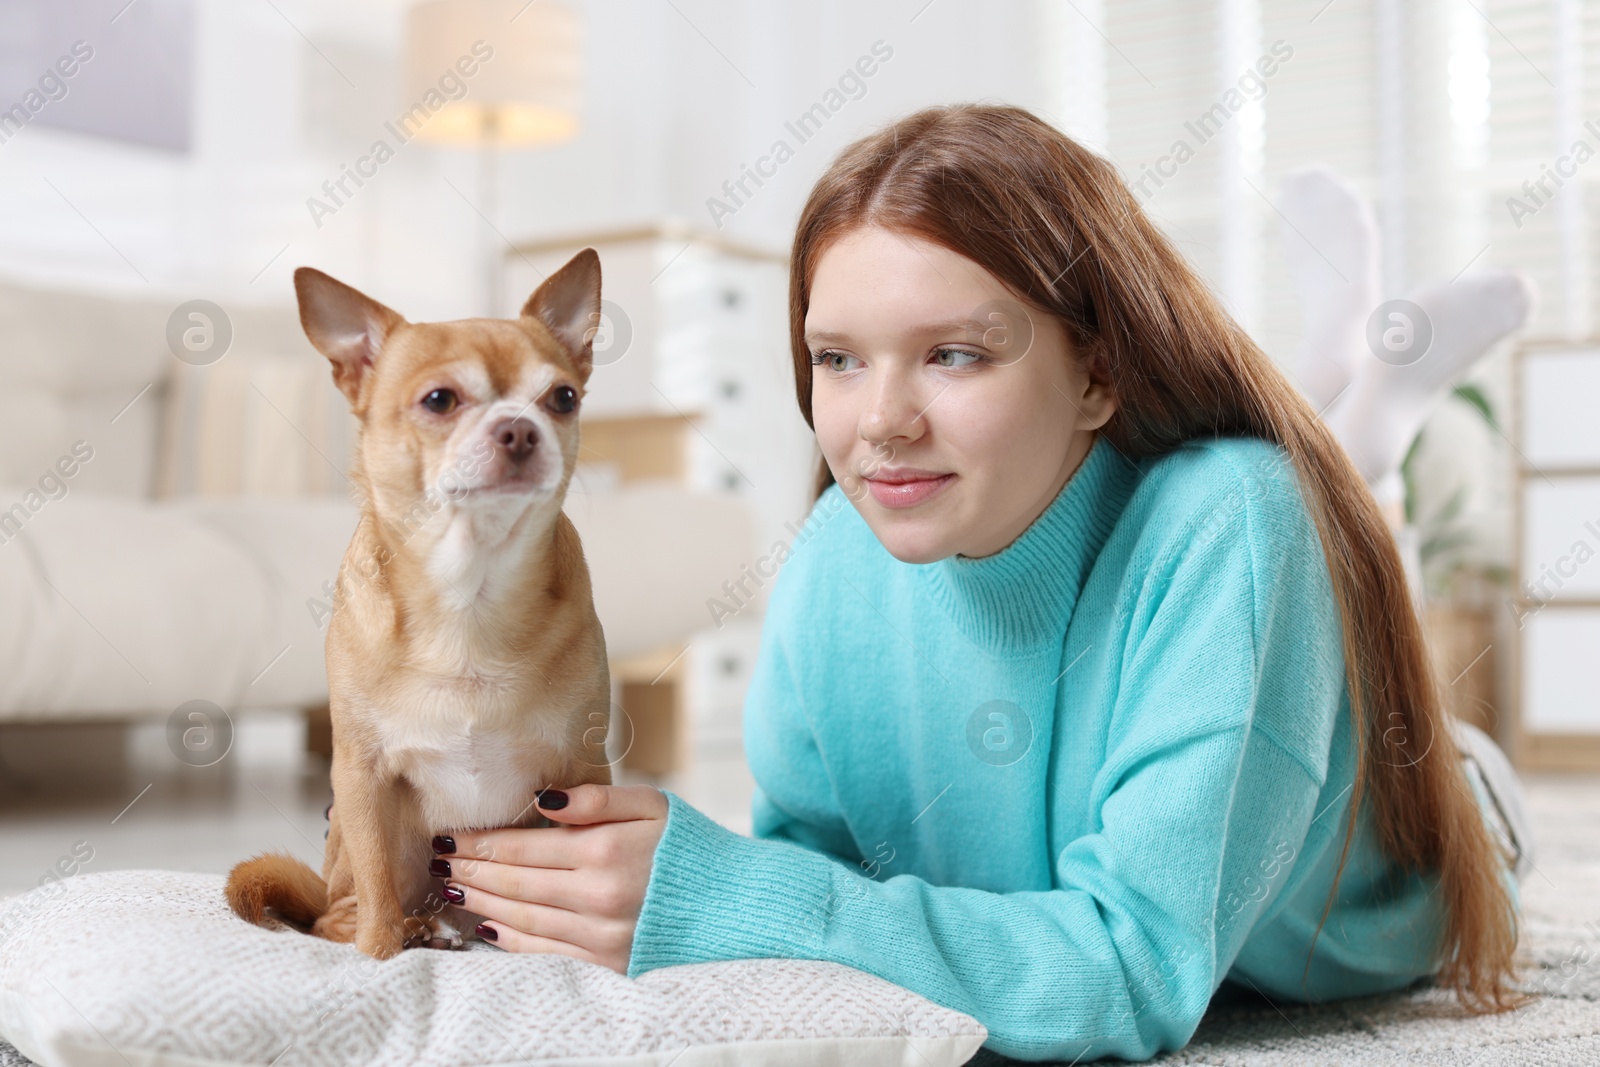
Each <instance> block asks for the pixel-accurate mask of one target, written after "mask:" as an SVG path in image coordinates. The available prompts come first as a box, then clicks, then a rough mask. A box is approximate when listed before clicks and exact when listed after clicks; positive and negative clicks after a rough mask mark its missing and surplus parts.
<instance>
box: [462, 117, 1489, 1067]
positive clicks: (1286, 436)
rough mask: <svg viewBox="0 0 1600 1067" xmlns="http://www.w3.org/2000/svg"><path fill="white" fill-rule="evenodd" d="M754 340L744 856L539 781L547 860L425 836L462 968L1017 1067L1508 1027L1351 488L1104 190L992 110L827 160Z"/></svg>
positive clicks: (1097, 171) (539, 841)
mask: <svg viewBox="0 0 1600 1067" xmlns="http://www.w3.org/2000/svg"><path fill="white" fill-rule="evenodd" d="M790 332H791V344H792V348H793V355H794V368H795V384H796V392H797V395H798V399H799V403H800V410H801V413H802V414H803V415H804V416H805V418H806V421H807V422H808V423H809V424H810V425H811V426H812V427H813V428H814V430H815V431H816V437H817V442H818V444H819V445H820V447H821V452H822V458H823V463H822V466H821V469H820V471H819V477H818V481H817V493H818V495H817V497H816V499H815V503H814V505H813V507H812V511H811V514H810V517H809V519H808V524H807V526H806V527H805V530H804V537H803V538H797V539H796V542H795V543H794V544H793V545H792V546H787V548H785V550H783V551H780V552H779V553H778V558H779V559H780V560H781V561H782V570H781V572H780V573H779V575H778V578H777V581H776V583H775V585H774V588H773V592H772V596H771V601H770V606H769V611H768V614H767V617H766V620H765V624H764V629H763V634H762V644H761V651H760V656H759V660H758V663H757V666H756V671H755V677H754V680H753V682H752V685H751V689H750V692H749V696H748V700H747V704H746V710H745V730H746V747H747V750H748V756H749V763H750V769H751V771H752V773H753V775H754V777H755V782H756V786H757V790H756V793H755V799H754V810H753V817H754V837H753V838H747V837H743V836H740V835H737V834H735V833H732V832H731V831H728V830H726V829H724V828H722V827H721V826H719V825H718V824H716V823H714V822H713V821H711V820H710V819H709V818H707V817H706V816H704V815H703V814H701V813H700V812H698V811H696V810H695V809H694V808H692V807H690V806H689V805H688V804H687V803H685V802H684V801H683V800H682V798H681V797H679V796H678V795H677V794H675V793H672V792H670V791H665V792H664V791H661V790H657V789H655V788H653V787H649V786H632V787H606V786H597V785H583V786H579V787H576V788H573V789H570V790H566V791H564V792H563V791H560V790H553V789H552V790H548V791H546V792H545V793H544V794H543V797H544V799H543V802H542V805H541V808H542V810H543V811H544V813H545V814H546V815H548V816H549V817H550V818H551V819H552V820H554V821H556V822H558V823H565V824H568V826H558V827H553V828H546V829H536V830H498V831H487V832H479V833H462V834H457V835H454V837H453V838H444V839H441V840H440V841H438V842H436V848H438V849H439V851H440V852H441V853H442V854H443V855H445V856H447V857H448V856H454V855H461V856H463V857H467V856H471V855H474V854H479V855H487V854H491V853H490V850H492V855H493V856H494V860H493V861H492V862H484V863H479V864H476V865H475V866H474V865H466V864H462V865H461V866H463V867H468V866H472V867H473V869H472V873H470V874H466V873H464V872H457V877H454V878H452V879H451V880H450V882H449V885H450V886H451V887H454V889H455V890H456V891H457V895H461V896H463V897H464V904H465V906H466V907H468V908H470V909H471V910H473V911H475V912H478V913H480V914H483V915H487V916H490V917H491V918H490V921H489V922H487V923H485V924H484V926H483V927H482V928H481V930H480V932H482V933H483V934H484V936H486V937H488V938H490V939H492V940H495V941H496V942H497V943H498V944H500V945H501V946H503V947H505V948H507V949H510V950H514V951H535V952H560V953H565V954H568V955H572V956H576V957H578V958H581V959H587V960H591V961H593V962H597V963H601V964H603V965H606V966H609V967H612V968H614V969H616V970H618V971H622V972H624V973H626V974H629V975H638V974H640V973H643V972H645V971H649V970H652V969H654V968H658V967H663V966H668V965H673V964H685V963H698V962H704V961H710V960H728V959H739V958H749V957H794V958H809V959H820V960H832V961H836V962H838V963H842V964H847V965H849V966H851V967H855V968H858V969H860V970H863V971H867V972H870V973H872V974H875V975H878V976H880V977H882V978H885V979H888V980H890V981H892V982H895V983H897V984H899V985H901V986H904V987H906V988H908V989H911V990H914V991H915V992H918V993H920V994H922V995H924V996H926V997H928V998H929V999H931V1000H934V1001H936V1002H938V1003H940V1004H943V1005H947V1006H949V1007H952V1008H957V1009H959V1010H961V1011H965V1012H968V1013H970V1014H971V1015H973V1016H976V1017H977V1018H978V1020H979V1021H981V1022H982V1023H983V1024H984V1025H985V1026H986V1027H988V1030H989V1034H990V1037H989V1041H988V1047H989V1048H991V1049H993V1050H994V1051H996V1052H999V1053H1003V1054H1006V1055H1010V1056H1015V1057H1019V1058H1024V1059H1046V1058H1059V1059H1064V1060H1065V1059H1071V1058H1073V1057H1081V1058H1083V1059H1091V1058H1096V1057H1100V1056H1118V1057H1122V1058H1125V1059H1132V1060H1141V1059H1146V1058H1148V1057H1150V1056H1152V1055H1154V1054H1156V1053H1157V1052H1159V1051H1162V1050H1164V1049H1176V1048H1180V1047H1182V1046H1183V1045H1184V1044H1185V1043H1186V1042H1187V1041H1188V1040H1189V1038H1190V1036H1191V1035H1192V1034H1193V1033H1194V1030H1195V1027H1196V1025H1197V1024H1198V1023H1199V1021H1200V1018H1201V1015H1202V1014H1203V1013H1204V1012H1205V1010H1206V1006H1207V1003H1208V1002H1209V1001H1210V999H1211V997H1212V995H1213V994H1214V993H1215V992H1216V991H1217V990H1218V988H1219V986H1220V985H1221V984H1222V983H1223V982H1224V980H1228V981H1230V982H1232V983H1233V984H1235V985H1237V986H1239V987H1242V988H1246V989H1254V990H1257V991H1259V992H1260V993H1262V994H1264V995H1266V996H1268V997H1271V998H1287V999H1295V1000H1303V1001H1317V1000H1323V999H1328V998H1335V997H1344V996H1351V995H1356V994H1368V993H1376V992H1380V991H1385V990H1395V989H1400V988H1402V987H1405V986H1407V985H1409V984H1411V983H1413V982H1415V981H1416V980H1418V979H1419V978H1423V977H1431V978H1432V980H1433V981H1434V982H1436V983H1438V984H1439V985H1441V986H1445V987H1448V988H1450V989H1452V990H1454V991H1455V992H1456V994H1457V995H1458V996H1459V998H1460V999H1461V1001H1462V1002H1463V1003H1465V1004H1466V1005H1467V1006H1468V1007H1470V1008H1472V1009H1474V1010H1496V1009H1503V1008H1505V1007H1507V1006H1509V1005H1511V1004H1512V1003H1514V1002H1515V1001H1516V999H1517V995H1516V993H1515V991H1514V990H1513V989H1512V988H1511V986H1510V984H1509V983H1510V981H1511V979H1512V977H1513V971H1512V954H1513V950H1514V949H1515V946H1516V942H1517V909H1518V896H1517V882H1516V878H1515V876H1514V875H1513V873H1512V871H1511V869H1510V867H1509V864H1508V857H1507V856H1506V855H1505V854H1503V852H1502V850H1501V849H1500V848H1499V846H1498V845H1497V842H1496V840H1495V838H1494V837H1493V836H1492V834H1491V829H1490V825H1489V823H1488V822H1487V821H1486V814H1487V812H1488V809H1489V807H1490V805H1489V804H1487V803H1486V802H1485V801H1483V800H1481V799H1480V798H1481V797H1482V793H1481V791H1480V788H1479V786H1478V785H1475V784H1474V783H1473V782H1471V781H1469V779H1468V777H1467V776H1466V775H1465V774H1464V772H1463V767H1462V762H1461V756H1460V753H1459V751H1458V748H1457V744H1456V742H1455V740H1453V733H1452V726H1451V723H1450V720H1449V718H1448V715H1447V713H1446V711H1445V710H1444V708H1443V706H1442V697H1441V692H1440V687H1439V685H1438V683H1437V681H1436V680H1435V677H1434V675H1433V674H1432V673H1431V670H1430V666H1429V659H1428V655H1427V651H1426V649H1425V647H1424V644H1423V637H1422V634H1421V632H1420V630H1419V624H1418V619H1417V615H1416V613H1415V611H1414V608H1413V605H1412V604H1411V602H1410V600H1409V594H1408V592H1407V587H1406V582H1405V578H1404V575H1403V572H1402V568H1401V563H1400V560H1399V557H1398V554H1397V550H1396V546H1395V543H1394V541H1393V539H1392V537H1391V535H1390V533H1389V532H1388V530H1387V528H1386V527H1385V525H1384V521H1383V518H1382V517H1381V515H1380V513H1379V510H1378V508H1377V506H1376V504H1375V502H1374V500H1373V497H1372V495H1371V493H1370V492H1369V491H1368V490H1367V488H1366V486H1365V485H1364V483H1363V482H1362V481H1361V479H1360V477H1359V476H1358V475H1357V473H1356V471H1355V469H1354V468H1353V467H1352V465H1351V462H1350V460H1349V459H1348V458H1347V456H1346V455H1345V453H1344V452H1343V451H1341V450H1340V448H1339V446H1338V445H1337V444H1336V443H1335V441H1334V439H1333V438H1332V437H1331V436H1330V435H1329V432H1328V431H1327V429H1326V428H1324V426H1323V425H1322V423H1321V422H1320V421H1319V420H1318V418H1317V416H1316V413H1315V412H1314V411H1313V410H1312V409H1311V408H1310V406H1309V405H1308V404H1307V403H1306V401H1305V400H1304V399H1303V398H1302V397H1301V395H1300V394H1299V393H1298V392H1297V391H1296V390H1295V388H1294V387H1293V386H1292V385H1291V384H1290V383H1289V381H1288V380H1287V379H1286V378H1285V377H1284V375H1283V374H1282V373H1280V372H1279V371H1278V370H1277V369H1276V368H1275V367H1274V365H1273V364H1272V363H1271V362H1270V361H1269V360H1268V358H1267V357H1266V356H1265V355H1264V354H1263V353H1262V351H1261V350H1260V349H1259V348H1258V347H1257V346H1256V345H1255V343H1254V342H1252V341H1251V340H1250V338H1249V337H1248V336H1247V335H1246V334H1245V333H1244V331H1243V330H1242V329H1241V328H1240V327H1239V325H1238V324H1237V323H1235V322H1234V321H1233V320H1232V319H1231V318H1229V316H1228V315H1227V314H1226V313H1225V312H1224V311H1223V310H1222V308H1221V307H1220V306H1219V305H1218V302H1217V300H1216V298H1215V297H1214V296H1213V295H1212V294H1211V293H1210V292H1209V291H1208V290H1207V288H1206V286H1205V284H1204V283H1203V282H1202V281H1201V280H1200V279H1199V277H1198V276H1197V275H1196V274H1195V272H1194V271H1193V270H1192V269H1191V268H1190V267H1189V265H1188V264H1187V263H1185V262H1184V260H1183V258H1182V257H1181V256H1180V255H1179V254H1178V253H1177V252H1176V251H1175V250H1174V249H1173V247H1172V245H1171V244H1170V243H1169V242H1168V241H1167V240H1166V238H1164V237H1163V236H1162V234H1161V233H1160V231H1159V230H1158V229H1157V228H1156V226H1155V225H1154V224H1153V223H1152V222H1151V221H1150V219H1149V218H1148V217H1147V216H1146V215H1145V214H1144V212H1143V211H1142V210H1140V208H1139V205H1138V204H1137V202H1136V201H1135V199H1134V198H1133V196H1132V195H1131V194H1130V193H1129V191H1128V189H1127V187H1126V186H1125V185H1124V184H1123V182H1122V181H1121V180H1120V179H1119V178H1118V176H1117V174H1116V172H1115V171H1114V170H1113V169H1112V167H1111V166H1110V164H1108V163H1106V162H1105V161H1104V160H1102V159H1100V158H1099V157H1098V156H1096V155H1094V154H1093V153H1091V152H1089V151H1087V150H1085V149H1084V148H1082V147H1081V146H1079V145H1077V144H1076V143H1074V142H1073V141H1072V140H1070V139H1069V138H1067V137H1066V136H1064V135H1063V134H1061V133H1060V132H1058V131H1057V130H1055V129H1054V128H1052V127H1051V126H1049V125H1048V124H1046V123H1045V122H1043V121H1041V120H1039V119H1038V118H1036V117H1034V116H1033V115H1031V114H1029V113H1028V112H1026V111H1022V110H1019V109H1016V108H1010V107H986V106H960V107H941V108H932V109H928V110H925V111H921V112H918V113H916V114H914V115H911V116H910V117H908V118H906V119H904V120H902V121H899V122H897V123H895V124H893V125H892V126H890V127H888V128H886V129H884V130H882V131H881V132H879V133H877V134H874V135H872V136H869V137H867V138H865V139H864V140H861V141H859V142H857V143H856V144H854V145H852V146H851V147H849V148H848V149H847V150H845V152H844V153H843V154H842V155H841V156H840V157H839V159H838V160H837V161H836V162H835V163H834V164H833V166H832V167H831V168H830V169H829V170H828V171H827V173H826V174H824V175H823V177H822V179H821V180H820V181H819V182H818V183H817V186H816V188H815V189H814V190H813V191H812V193H811V196H810V198H809V200H808V201H807V202H806V205H805V209H804V211H803V212H802V214H801V217H800V222H799V228H798V232H797V234H796V237H795V242H794V249H793V255H792V259H791V286H790ZM783 547H784V546H780V548H783Z"/></svg>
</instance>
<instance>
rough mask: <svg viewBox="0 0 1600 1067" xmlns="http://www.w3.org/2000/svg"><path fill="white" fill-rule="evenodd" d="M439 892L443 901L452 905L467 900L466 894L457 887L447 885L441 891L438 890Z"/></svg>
mask: <svg viewBox="0 0 1600 1067" xmlns="http://www.w3.org/2000/svg"><path fill="white" fill-rule="evenodd" d="M439 892H441V893H443V894H444V899H446V900H448V901H449V902H450V903H452V904H460V903H462V902H463V901H465V900H466V899H467V894H466V893H464V892H462V891H461V889H460V888H459V887H457V886H453V885H447V886H445V887H444V888H443V889H441V890H439Z"/></svg>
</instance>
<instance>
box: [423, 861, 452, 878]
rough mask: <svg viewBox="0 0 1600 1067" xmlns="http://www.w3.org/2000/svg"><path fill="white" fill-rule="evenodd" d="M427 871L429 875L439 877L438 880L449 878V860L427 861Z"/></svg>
mask: <svg viewBox="0 0 1600 1067" xmlns="http://www.w3.org/2000/svg"><path fill="white" fill-rule="evenodd" d="M428 870H429V871H430V872H431V873H433V874H435V875H437V876H439V877H440V878H448V877H450V861H449V860H429V861H428Z"/></svg>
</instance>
